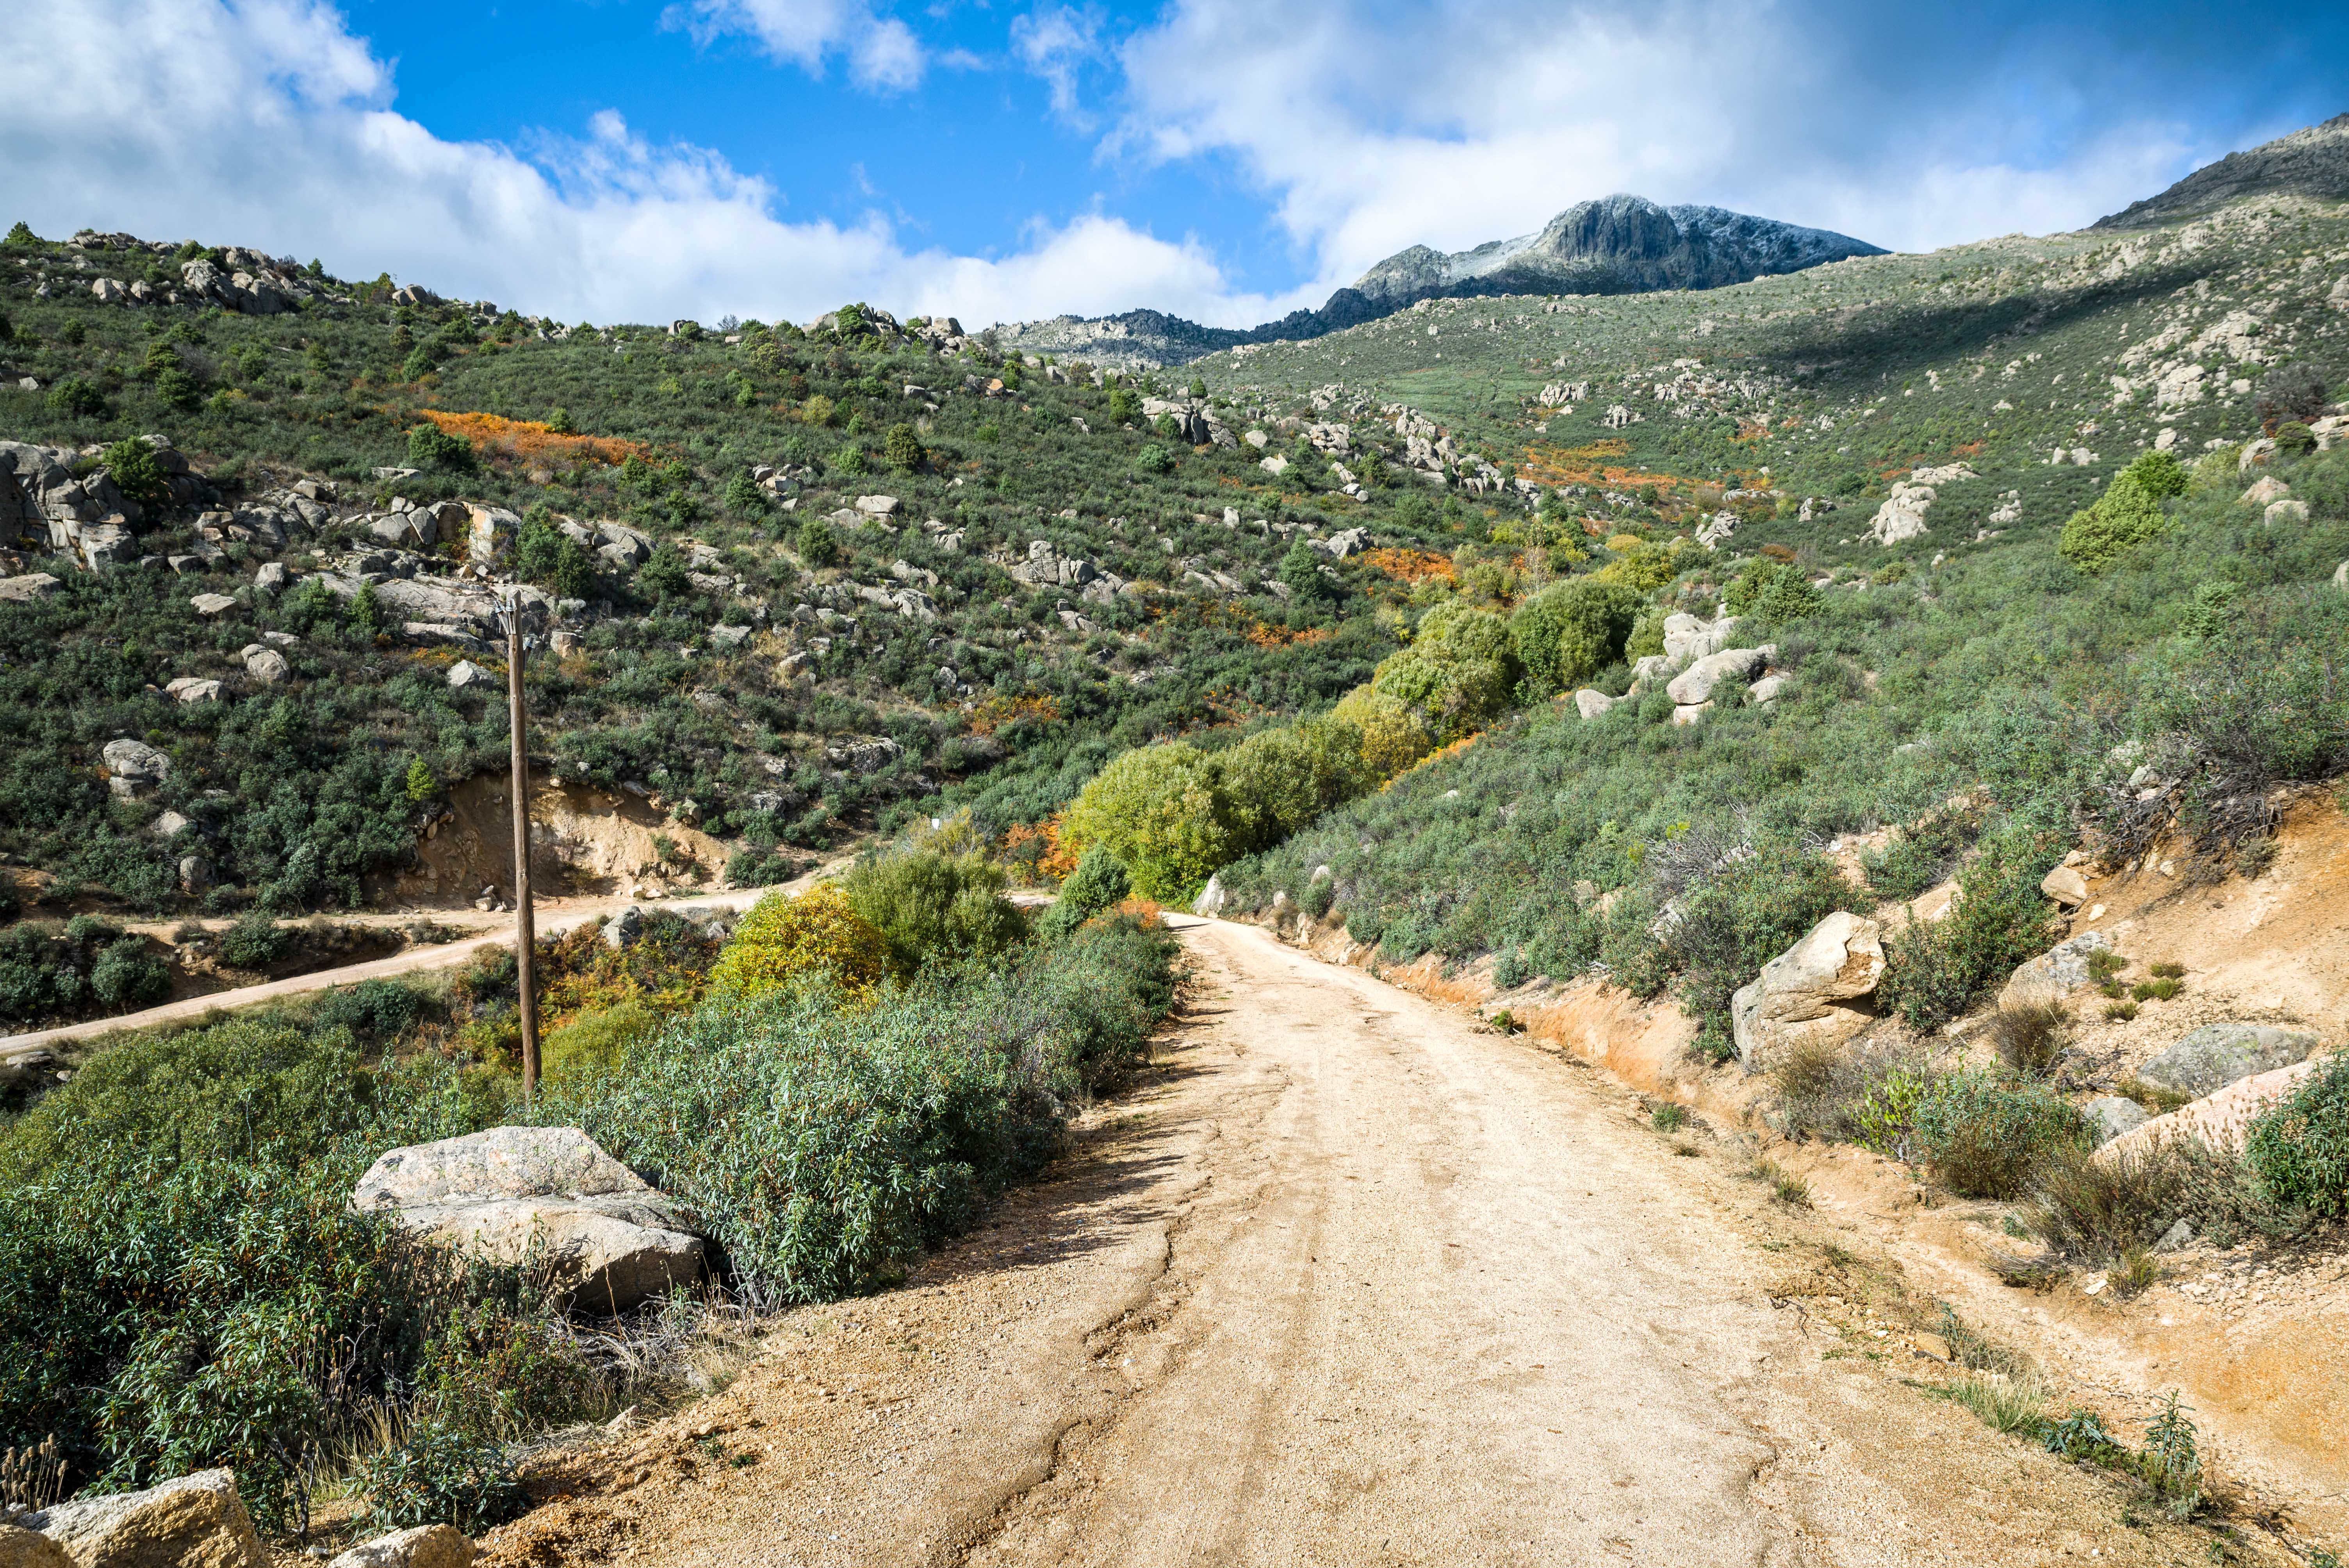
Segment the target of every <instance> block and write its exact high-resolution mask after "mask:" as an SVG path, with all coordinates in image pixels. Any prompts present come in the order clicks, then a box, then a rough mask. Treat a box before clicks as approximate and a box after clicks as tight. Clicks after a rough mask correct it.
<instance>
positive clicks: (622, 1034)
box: [538, 997, 660, 1082]
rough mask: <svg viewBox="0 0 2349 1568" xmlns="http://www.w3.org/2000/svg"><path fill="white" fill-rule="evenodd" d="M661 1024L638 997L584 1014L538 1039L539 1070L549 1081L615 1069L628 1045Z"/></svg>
mask: <svg viewBox="0 0 2349 1568" xmlns="http://www.w3.org/2000/svg"><path fill="white" fill-rule="evenodd" d="M659 1025H660V1018H659V1016H658V1015H657V1014H656V1013H655V1012H654V1011H653V1010H652V1008H651V1007H649V1006H647V1005H646V1004H645V1003H644V1002H643V1001H642V1000H640V999H637V998H636V997H630V998H629V999H628V1000H626V1001H624V1002H621V1003H618V1004H616V1005H615V1006H610V1007H605V1008H602V1009H600V1010H597V1011H595V1012H591V1013H585V1014H582V1015H580V1016H578V1017H575V1018H573V1019H571V1020H570V1021H568V1022H566V1023H564V1024H563V1025H561V1026H558V1027H556V1028H553V1029H550V1030H548V1031H547V1033H546V1037H545V1038H544V1039H543V1040H541V1041H540V1042H539V1047H538V1054H539V1066H540V1070H541V1071H542V1072H543V1073H544V1074H545V1075H546V1078H547V1079H548V1081H550V1082H553V1081H555V1080H558V1079H567V1078H574V1077H586V1076H592V1075H594V1074H596V1073H611V1072H616V1071H618V1070H619V1068H620V1065H621V1063H622V1061H623V1060H624V1059H625V1058H626V1056H627V1053H628V1047H631V1046H633V1045H635V1044H636V1042H637V1041H639V1040H641V1039H643V1038H645V1037H647V1036H648V1035H650V1034H651V1033H652V1032H653V1030H654V1029H656V1028H657V1027H658V1026H659Z"/></svg>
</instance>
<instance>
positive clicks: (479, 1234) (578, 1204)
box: [351, 1127, 705, 1313]
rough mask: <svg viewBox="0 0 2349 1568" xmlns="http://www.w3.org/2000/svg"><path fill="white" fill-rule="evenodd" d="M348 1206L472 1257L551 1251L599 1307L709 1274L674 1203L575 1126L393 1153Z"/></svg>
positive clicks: (614, 1308) (514, 1130) (560, 1280)
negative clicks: (381, 1215)
mask: <svg viewBox="0 0 2349 1568" xmlns="http://www.w3.org/2000/svg"><path fill="white" fill-rule="evenodd" d="M351 1205H352V1207H354V1208H356V1209H357V1210H359V1211H361V1212H388V1214H390V1216H391V1217H392V1219H393V1220H394V1221H395V1222H398V1224H399V1225H400V1226H401V1228H403V1229H405V1230H407V1231H409V1232H411V1233H415V1234H417V1235H419V1236H422V1237H424V1238H426V1239H427V1240H429V1241H431V1242H434V1243H439V1244H440V1245H443V1246H449V1247H453V1248H455V1249H456V1250H457V1251H458V1252H460V1253H462V1254H464V1255H466V1256H468V1257H478V1258H483V1259H487V1260H490V1261H492V1262H496V1263H502V1264H522V1263H524V1262H526V1261H533V1259H543V1262H544V1264H546V1266H547V1267H548V1268H549V1269H550V1270H551V1271H552V1274H553V1277H554V1283H555V1284H556V1285H557V1287H558V1288H561V1289H563V1290H564V1292H565V1293H566V1294H567V1295H568V1296H569V1298H570V1299H571V1300H572V1301H573V1302H574V1303H576V1304H578V1305H582V1306H585V1307H587V1308H590V1309H592V1310H595V1311H600V1312H614V1313H616V1312H625V1311H626V1310H627V1309H628V1308H629V1307H632V1306H634V1305H636V1304H638V1303H639V1302H641V1301H643V1300H644V1299H645V1298H646V1297H647V1296H649V1295H655V1294H657V1293H658V1292H660V1291H664V1290H667V1289H669V1288H671V1287H672V1286H676V1285H687V1284H693V1283H694V1282H695V1281H697V1280H698V1279H699V1278H700V1277H701V1272H702V1260H703V1253H704V1251H705V1248H704V1243H703V1242H702V1240H701V1238H700V1237H698V1236H697V1235H694V1234H693V1233H691V1232H690V1231H689V1230H688V1228H687V1225H686V1222H685V1219H684V1217H683V1215H682V1214H681V1213H680V1212H678V1208H677V1206H676V1205H675V1204H674V1203H673V1202H670V1200H669V1199H668V1198H667V1197H666V1196H664V1195H663V1194H661V1193H660V1192H658V1191H655V1190H654V1189H653V1188H652V1187H650V1186H648V1185H647V1183H646V1182H645V1181H644V1180H643V1179H642V1178H641V1177H639V1176H637V1175H636V1172H635V1171H630V1170H629V1169H628V1168H627V1167H626V1166H625V1165H623V1164H621V1163H620V1162H619V1161H616V1160H615V1159H613V1158H612V1157H611V1156H610V1155H609V1154H606V1153H605V1152H604V1150H602V1149H601V1148H599V1147H597V1145H596V1143H595V1140H593V1139H591V1138H589V1137H588V1136H587V1135H586V1134H585V1133H584V1132H582V1131H580V1130H578V1129H577V1128H575V1127H493V1128H492V1129H490V1130H488V1131H486V1132H476V1133H471V1134H469V1135H467V1136H465V1137H462V1138H446V1139H442V1140H440V1142H438V1143H425V1144H419V1145H416V1146H414V1147H412V1148H408V1149H395V1150H391V1151H390V1152H389V1153H387V1154H385V1155H384V1156H383V1157H382V1158H380V1159H378V1161H376V1162H375V1163H374V1165H372V1166H370V1167H369V1168H368V1170H367V1174H366V1175H365V1176H364V1177H362V1178H361V1179H360V1181H359V1184H358V1186H357V1188H356V1189H355V1190H354V1191H352V1193H351Z"/></svg>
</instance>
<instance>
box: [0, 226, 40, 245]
mask: <svg viewBox="0 0 2349 1568" xmlns="http://www.w3.org/2000/svg"><path fill="white" fill-rule="evenodd" d="M40 243H41V237H40V236H39V235H38V234H36V233H35V232H33V231H32V228H31V226H30V225H29V224H27V223H26V222H23V221H22V220H19V221H18V222H16V225H15V226H14V227H13V228H11V229H10V230H9V231H8V237H7V239H5V240H0V245H5V246H6V248H7V249H9V250H12V251H29V250H32V249H34V248H36V246H38V245H39V244H40Z"/></svg>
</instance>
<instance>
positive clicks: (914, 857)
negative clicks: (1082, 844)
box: [841, 849, 1028, 977]
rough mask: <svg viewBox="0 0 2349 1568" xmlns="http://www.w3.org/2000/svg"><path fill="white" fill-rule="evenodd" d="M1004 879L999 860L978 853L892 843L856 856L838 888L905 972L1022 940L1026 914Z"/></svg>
mask: <svg viewBox="0 0 2349 1568" xmlns="http://www.w3.org/2000/svg"><path fill="white" fill-rule="evenodd" d="M1004 883H1005V877H1004V874H1003V870H1002V868H1001V867H999V866H997V865H995V864H993V863H992V862H991V861H988V860H987V859H986V858H985V857H984V856H982V855H978V854H963V855H947V854H940V853H938V852H937V851H935V850H926V849H896V850H890V851H884V852H882V853H881V854H879V855H876V856H874V857H872V858H870V859H867V860H864V861H859V862H858V863H857V865H856V867H855V868H854V870H853V871H851V872H849V873H848V874H847V875H846V876H845V877H843V878H842V879H841V889H842V891H843V892H845V893H846V894H847V895H848V903H849V906H850V907H851V908H853V909H854V910H855V911H856V913H858V914H859V915H862V916H863V917H864V920H865V921H866V923H869V924H870V925H872V927H873V928H874V930H876V931H878V932H879V933H880V934H882V936H883V937H884V938H885V939H886V941H887V942H888V944H889V957H890V962H891V964H892V965H894V966H895V969H896V971H897V973H898V975H901V976H905V977H910V976H911V975H913V974H914V973H915V972H916V970H918V969H920V968H921V967H922V966H923V965H926V964H934V963H935V964H947V965H955V964H987V963H994V962H999V961H1000V960H1001V959H1002V958H1003V957H1004V955H1005V954H1009V952H1010V951H1011V950H1012V949H1013V948H1015V947H1018V946H1019V944H1021V943H1023V942H1025V941H1026V940H1027V939H1028V921H1027V917H1026V916H1025V915H1023V914H1021V913H1020V912H1019V909H1018V908H1017V907H1016V906H1015V905H1014V904H1012V903H1010V901H1009V900H1008V899H1006V898H1005V897H1004V896H1003V888H1004Z"/></svg>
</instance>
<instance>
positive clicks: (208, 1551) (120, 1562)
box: [16, 1470, 269, 1568]
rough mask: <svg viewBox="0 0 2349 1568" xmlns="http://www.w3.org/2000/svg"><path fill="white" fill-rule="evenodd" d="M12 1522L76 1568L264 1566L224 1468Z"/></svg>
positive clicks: (61, 1506) (265, 1555)
mask: <svg viewBox="0 0 2349 1568" xmlns="http://www.w3.org/2000/svg"><path fill="white" fill-rule="evenodd" d="M16 1523H17V1525H18V1527H19V1528H21V1529H25V1530H35V1531H38V1532H40V1533H41V1534H43V1535H45V1536H47V1537H48V1539H49V1540H51V1541H53V1542H56V1543H57V1545H59V1546H61V1547H63V1548H65V1553H66V1555H67V1557H68V1558H70V1559H71V1560H72V1561H73V1563H75V1564H76V1568H269V1554H268V1553H266V1552H264V1551H263V1550H262V1546H261V1538H260V1536H258V1535H257V1534H255V1533H254V1528H253V1520H252V1517H251V1516H250V1515H248V1514H247V1513H246V1512H245V1511H244V1503H243V1501H242V1500H240V1499H239V1498H238V1497H237V1495H236V1477H235V1476H233V1475H232V1474H231V1473H229V1472H228V1471H227V1470H199V1471H197V1472H196V1473H195V1474H193V1475H184V1476H181V1477H180V1478H179V1479H178V1480H167V1481H165V1482H163V1484H162V1485H160V1486H150V1487H149V1488H148V1489H147V1490H146V1491H123V1492H116V1493H115V1494H114V1495H112V1496H110V1497H93V1498H86V1499H82V1500H78V1501H73V1502H60V1503H57V1504H56V1505H54V1506H52V1507H49V1508H46V1509H43V1510H41V1511H39V1512H37V1513H25V1514H19V1515H17V1517H16ZM26 1561H28V1562H38V1561H39V1559H38V1558H37V1557H29V1558H27V1559H26Z"/></svg>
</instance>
